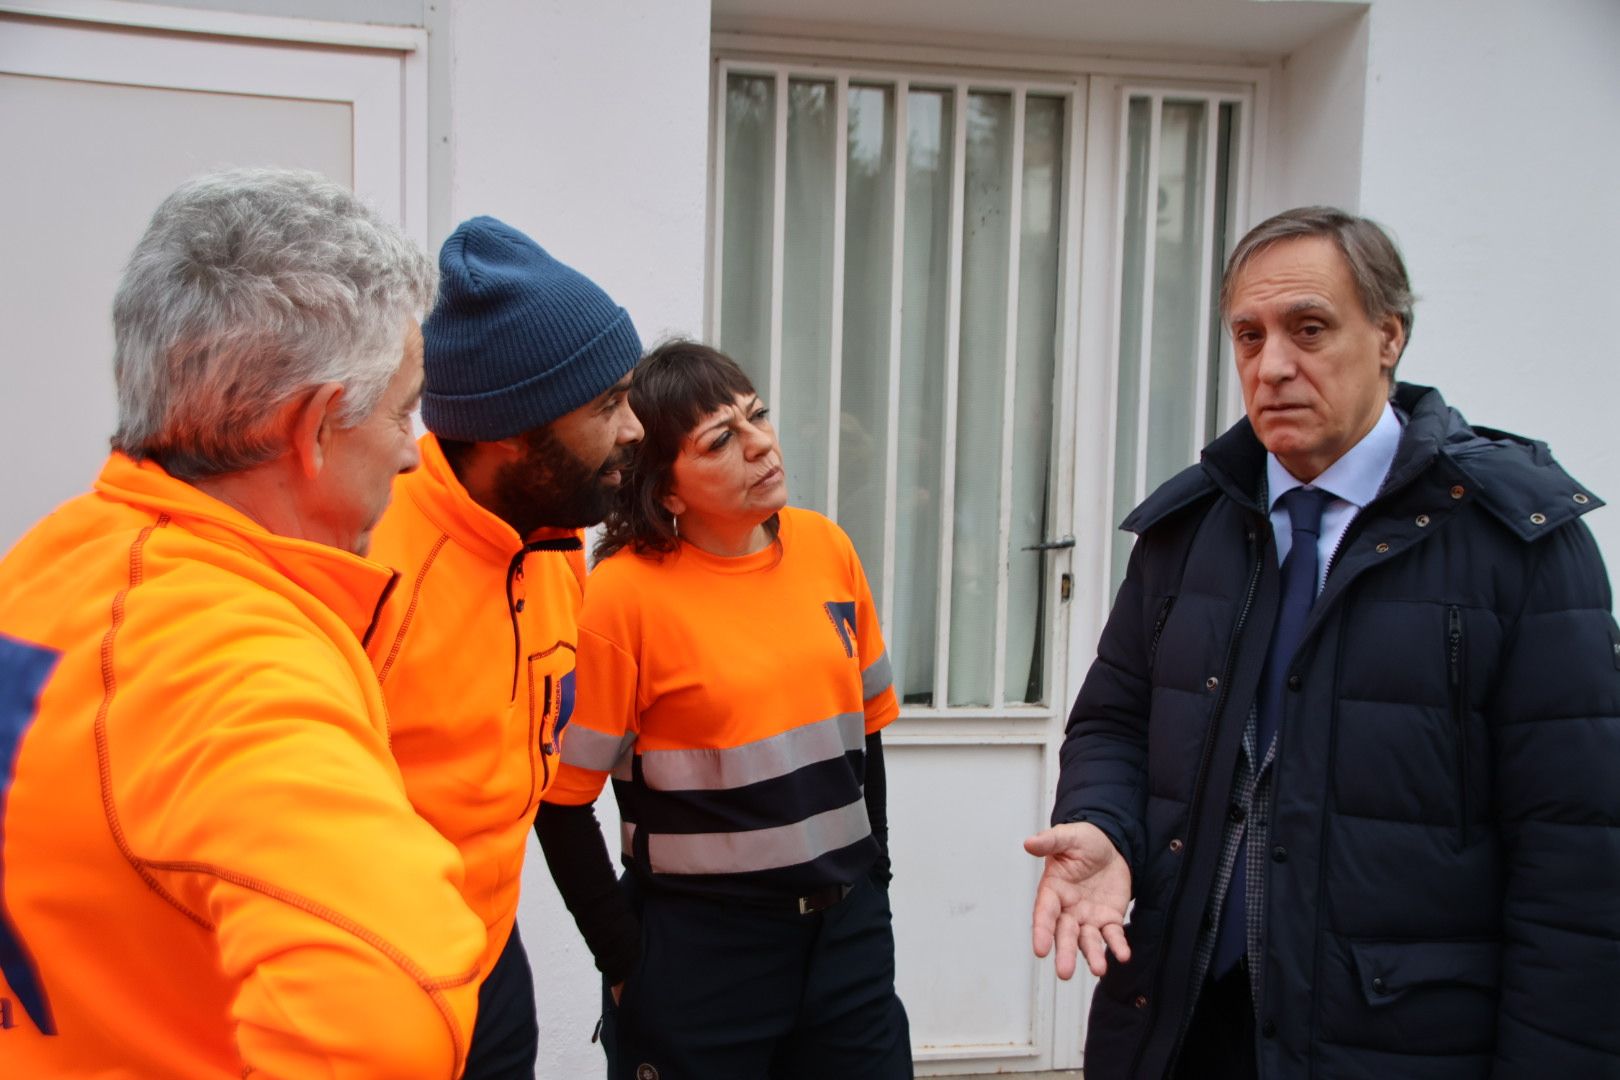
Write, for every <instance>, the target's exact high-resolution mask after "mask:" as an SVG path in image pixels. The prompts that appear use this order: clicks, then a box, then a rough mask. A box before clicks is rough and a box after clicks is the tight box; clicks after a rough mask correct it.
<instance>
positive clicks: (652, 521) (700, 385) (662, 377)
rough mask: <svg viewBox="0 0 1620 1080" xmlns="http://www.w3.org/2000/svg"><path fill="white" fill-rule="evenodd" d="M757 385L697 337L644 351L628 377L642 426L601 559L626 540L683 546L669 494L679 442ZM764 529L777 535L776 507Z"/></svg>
mask: <svg viewBox="0 0 1620 1080" xmlns="http://www.w3.org/2000/svg"><path fill="white" fill-rule="evenodd" d="M756 392H757V391H756V390H755V389H754V384H753V383H752V382H750V381H749V378H748V376H747V375H746V374H744V373H743V369H742V368H740V367H738V366H737V362H736V361H735V360H733V359H731V357H729V356H727V355H726V354H725V353H723V352H721V351H720V350H718V349H713V348H710V347H709V346H707V345H703V344H700V343H698V342H696V341H688V340H686V339H683V338H676V339H675V340H673V341H666V342H663V343H662V344H660V345H659V346H658V347H657V348H655V349H653V351H652V352H650V353H648V354H647V355H646V356H644V357H642V359H641V363H640V364H638V365H636V370H635V374H634V375H633V376H632V377H631V382H630V408H631V409H633V410H635V414H636V418H637V419H638V420H640V421H641V426H642V429H643V434H642V437H641V442H640V443H639V444H638V445H637V446H636V448H635V450H634V451H633V452H632V454H631V458H630V468H629V470H628V471H627V472H626V474H625V478H624V483H623V484H622V485H621V486H620V488H619V495H618V499H617V501H616V502H615V504H614V507H613V509H612V510H611V511H610V512H609V513H608V516H607V520H606V521H604V522H603V523H602V537H601V539H600V540H598V541H597V543H596V558H597V559H599V560H600V559H605V558H607V557H608V556H609V555H612V554H613V553H614V552H616V551H618V550H619V549H620V548H624V547H628V548H629V549H630V550H631V551H633V552H635V553H636V554H637V555H665V554H668V553H669V552H671V551H674V550H675V549H676V548H677V547H678V546H680V540H679V537H678V535H677V533H676V531H675V518H674V516H673V515H672V514H670V512H669V511H668V510H666V509H665V508H664V496H666V495H668V494H669V486H670V474H671V472H672V471H673V469H674V465H675V459H676V458H677V457H678V456H680V452H681V444H682V443H684V442H685V441H686V437H687V436H688V435H690V434H691V433H692V429H693V428H694V427H696V426H697V422H698V421H699V420H701V419H703V417H705V416H707V415H708V414H709V413H712V412H714V411H715V410H716V409H718V408H720V407H721V406H722V405H730V404H731V403H732V402H734V401H736V400H737V396H738V395H739V394H753V393H756ZM765 529H766V531H767V532H768V533H769V534H770V536H771V537H772V539H774V538H775V537H776V529H777V516H776V515H775V514H772V515H771V518H770V520H769V521H767V522H766V523H765Z"/></svg>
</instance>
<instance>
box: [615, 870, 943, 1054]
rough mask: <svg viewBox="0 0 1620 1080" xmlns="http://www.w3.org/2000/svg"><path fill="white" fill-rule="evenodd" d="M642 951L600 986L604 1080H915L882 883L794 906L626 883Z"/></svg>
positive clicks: (865, 883)
mask: <svg viewBox="0 0 1620 1080" xmlns="http://www.w3.org/2000/svg"><path fill="white" fill-rule="evenodd" d="M623 884H624V886H625V887H626V889H627V891H628V892H629V893H630V899H631V905H632V906H633V907H635V908H637V909H638V910H639V912H640V916H641V961H640V965H639V967H638V968H637V970H636V971H635V972H633V973H632V974H631V975H630V977H629V978H628V979H626V980H625V985H624V993H623V997H622V998H621V1000H620V1002H619V1004H618V1005H617V1006H615V1005H614V1004H613V998H612V995H611V994H610V993H608V992H607V989H606V988H605V987H604V989H603V1010H604V1013H603V1017H602V1044H603V1048H604V1049H605V1051H606V1052H607V1059H608V1061H607V1063H608V1069H607V1075H608V1077H609V1080H828V1078H830V1077H836V1078H837V1080H911V1075H912V1071H911V1031H910V1027H909V1026H908V1024H907V1022H906V1010H905V1007H904V1006H902V1005H901V1004H900V999H899V997H897V996H896V995H895V992H894V929H893V925H892V922H891V916H890V912H889V897H888V893H887V892H885V891H884V890H882V889H879V888H878V887H877V886H876V885H874V884H873V883H872V882H871V881H869V880H867V879H866V878H865V877H864V876H863V877H862V879H861V880H860V881H859V882H858V883H857V884H856V886H855V887H854V889H853V890H852V891H851V892H850V894H849V895H848V896H847V897H845V898H844V899H843V900H842V901H841V902H839V903H837V904H834V905H833V906H832V907H830V908H828V909H827V910H826V911H823V912H819V913H817V914H813V915H799V914H796V913H793V912H790V911H781V912H778V911H775V910H766V909H761V908H755V907H745V906H741V905H733V904H724V903H717V902H715V901H711V900H703V899H698V898H695V897H683V896H676V895H671V894H667V893H643V892H642V891H641V890H639V889H637V888H636V887H635V885H634V884H633V882H631V881H629V880H626V881H625V882H624V883H623Z"/></svg>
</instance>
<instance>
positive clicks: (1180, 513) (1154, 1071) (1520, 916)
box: [1025, 207, 1620, 1080]
mask: <svg viewBox="0 0 1620 1080" xmlns="http://www.w3.org/2000/svg"><path fill="white" fill-rule="evenodd" d="M1221 311H1222V315H1223V317H1224V319H1225V321H1226V325H1227V328H1228V330H1229V331H1230V333H1231V335H1232V343H1233V352H1234V355H1235V359H1236V364H1237V376H1238V380H1239V382H1240V383H1241V385H1242V389H1243V400H1244V406H1245V410H1246V412H1247V417H1246V418H1245V419H1243V420H1241V421H1240V422H1239V423H1238V424H1237V425H1236V426H1235V427H1233V428H1232V429H1231V430H1230V431H1228V432H1227V433H1226V434H1224V435H1222V436H1221V437H1220V438H1219V439H1217V440H1215V442H1213V443H1211V444H1210V445H1209V446H1208V447H1206V448H1205V449H1204V452H1203V459H1202V461H1201V463H1200V464H1198V465H1195V466H1193V467H1191V468H1189V469H1187V470H1186V471H1184V472H1183V473H1181V474H1180V475H1179V476H1176V477H1175V478H1173V479H1171V480H1170V481H1169V482H1167V483H1166V484H1165V485H1164V486H1163V487H1161V488H1160V489H1159V490H1158V491H1156V492H1154V493H1153V494H1152V495H1150V496H1149V497H1148V499H1147V501H1146V502H1144V503H1143V504H1142V505H1141V506H1139V507H1137V509H1136V510H1134V511H1133V512H1132V513H1131V514H1130V516H1129V517H1127V518H1126V520H1125V523H1124V528H1126V529H1129V530H1131V531H1133V532H1135V533H1136V534H1137V537H1138V539H1137V542H1136V547H1135V549H1134V551H1133V552H1132V555H1131V561H1130V565H1129V568H1128V569H1127V571H1126V576H1125V581H1124V584H1123V585H1122V586H1121V588H1120V592H1119V595H1118V597H1117V598H1116V600H1115V602H1114V608H1113V612H1112V614H1111V615H1110V616H1109V620H1108V624H1107V627H1106V628H1105V629H1104V631H1103V635H1102V639H1101V641H1100V642H1099V644H1098V649H1097V659H1096V661H1095V663H1094V664H1093V665H1092V668H1091V671H1090V673H1089V675H1088V676H1087V678H1086V681H1085V684H1084V686H1083V687H1082V688H1081V691H1080V695H1079V698H1078V700H1077V701H1076V702H1075V705H1074V709H1073V711H1072V712H1071V714H1070V717H1069V726H1068V734H1067V738H1066V739H1065V741H1064V744H1063V750H1062V767H1061V772H1060V776H1059V780H1058V792H1057V801H1056V806H1055V807H1054V809H1053V812H1052V824H1053V827H1052V828H1050V829H1048V830H1047V831H1045V832H1043V833H1040V834H1039V835H1037V836H1034V837H1031V838H1030V839H1029V840H1027V841H1026V842H1025V848H1026V849H1027V850H1028V851H1029V852H1030V853H1031V854H1033V855H1036V856H1040V857H1042V858H1044V859H1045V872H1044V874H1043V875H1042V878H1041V883H1040V885H1039V887H1038V891H1037V895H1036V900H1035V910H1034V925H1033V944H1034V948H1035V952H1036V954H1037V955H1039V956H1046V955H1047V954H1048V953H1049V952H1051V951H1052V950H1053V949H1054V948H1055V949H1056V952H1057V961H1056V964H1057V973H1058V975H1059V976H1060V977H1062V978H1068V977H1070V976H1071V975H1072V974H1073V972H1074V970H1075V966H1076V959H1077V956H1076V954H1077V953H1080V954H1083V955H1084V957H1085V959H1086V963H1087V965H1088V966H1089V967H1090V969H1091V971H1092V972H1093V974H1096V975H1098V976H1101V982H1100V984H1099V985H1098V987H1097V992H1096V994H1095V996H1094V997H1093V1000H1092V1009H1091V1021H1090V1027H1089V1033H1088V1037H1087V1045H1086V1077H1087V1080H1116V1078H1127V1077H1129V1078H1155V1080H1156V1078H1160V1077H1186V1078H1193V1077H1197V1078H1217V1080H1219V1078H1226V1077H1241V1078H1245V1080H1251V1078H1255V1077H1288V1076H1334V1077H1339V1076H1346V1077H1347V1076H1358V1077H1370V1076H1403V1077H1407V1076H1409V1077H1417V1076H1422V1077H1433V1078H1442V1077H1444V1078H1453V1077H1455V1078H1463V1077H1486V1076H1496V1077H1509V1076H1514V1077H1517V1076H1559V1077H1564V1076H1571V1077H1572V1076H1591V1077H1597V1076H1607V1077H1614V1076H1620V1006H1617V1004H1616V1003H1617V1002H1620V996H1617V993H1616V991H1617V988H1620V951H1617V950H1616V948H1615V942H1616V941H1620V904H1616V902H1615V890H1616V889H1617V888H1620V785H1617V784H1616V783H1615V780H1614V778H1615V776H1616V775H1620V629H1617V627H1616V625H1615V621H1614V618H1613V616H1612V615H1611V613H1610V609H1611V604H1612V598H1611V594H1610V591H1609V583H1608V579H1607V576H1606V574H1605V571H1604V567H1603V562H1602V559H1601V558H1600V557H1599V555H1598V551H1597V547H1596V545H1595V544H1594V543H1593V540H1592V536H1591V534H1590V532H1589V531H1588V530H1587V527H1586V525H1585V524H1584V523H1583V522H1582V521H1581V520H1580V519H1581V516H1582V515H1583V514H1585V513H1586V512H1587V511H1589V510H1592V509H1594V508H1596V507H1597V506H1599V505H1601V503H1600V501H1599V500H1598V498H1597V497H1596V496H1595V495H1593V494H1592V493H1591V492H1589V491H1588V490H1586V488H1584V487H1583V486H1582V485H1580V484H1578V483H1576V482H1575V481H1574V480H1572V479H1571V478H1570V477H1569V475H1568V474H1567V473H1565V472H1564V470H1563V469H1561V468H1560V467H1559V466H1558V464H1557V462H1555V461H1554V460H1553V458H1552V456H1551V454H1550V453H1548V451H1547V447H1546V445H1545V444H1543V443H1539V442H1532V441H1530V440H1527V439H1522V438H1519V437H1518V436H1514V435H1508V434H1505V433H1503V432H1499V431H1494V430H1491V429H1488V428H1475V427H1470V426H1469V425H1468V423H1467V422H1466V421H1464V420H1463V418H1462V416H1461V415H1460V414H1458V413H1457V412H1456V411H1455V410H1453V409H1451V408H1449V407H1448V406H1447V405H1446V404H1445V402H1444V401H1443V400H1442V399H1441V397H1440V394H1439V393H1438V392H1437V391H1435V390H1433V389H1431V388H1428V387H1423V386H1414V385H1411V384H1408V383H1397V382H1396V381H1395V379H1394V372H1395V366H1396V364H1397V362H1398V361H1399V360H1400V358H1401V354H1402V352H1403V351H1404V349H1405V346H1406V343H1407V340H1408V339H1409V337H1410V335H1411V331H1412V292H1411V288H1410V286H1409V284H1408V281H1407V275H1406V269H1405V267H1404V265H1403V264H1402V261H1401V257H1400V255H1399V253H1398V252H1397V251H1396V249H1395V246H1394V244H1393V243H1391V241H1390V240H1389V238H1388V236H1386V235H1385V234H1384V232H1383V231H1382V230H1381V229H1380V228H1378V226H1376V225H1375V224H1373V223H1372V222H1370V221H1367V220H1365V219H1362V218H1358V217H1354V216H1352V215H1349V214H1345V213H1343V212H1341V211H1337V210H1331V209H1327V208H1323V207H1309V208H1305V209H1300V210H1291V211H1288V212H1286V213H1283V214H1279V215H1277V216H1276V217H1274V218H1271V219H1270V220H1268V221H1266V222H1263V223H1262V224H1260V225H1259V226H1257V227H1256V228H1255V229H1254V230H1253V231H1251V232H1250V233H1249V234H1248V235H1247V236H1246V237H1245V238H1244V239H1243V240H1242V241H1241V242H1240V243H1239V244H1238V246H1237V248H1236V250H1234V252H1233V253H1232V256H1231V259H1230V260H1229V262H1228V263H1227V269H1226V277H1225V280H1224V282H1223V285H1222V291H1221ZM1132 901H1134V908H1132V909H1131V911H1130V915H1129V921H1128V922H1127V921H1126V918H1127V915H1126V911H1127V906H1128V905H1130V904H1131V902H1132Z"/></svg>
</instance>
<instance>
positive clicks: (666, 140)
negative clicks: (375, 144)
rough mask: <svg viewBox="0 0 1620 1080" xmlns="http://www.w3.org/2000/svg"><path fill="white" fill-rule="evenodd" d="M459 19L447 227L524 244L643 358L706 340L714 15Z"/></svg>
mask: <svg viewBox="0 0 1620 1080" xmlns="http://www.w3.org/2000/svg"><path fill="white" fill-rule="evenodd" d="M448 8H449V11H448V18H449V26H448V36H449V45H450V49H451V74H450V78H449V85H448V87H447V89H448V93H449V103H450V116H449V127H448V131H447V132H446V133H445V134H447V135H448V138H449V140H450V142H449V146H450V153H451V165H450V175H449V184H450V190H449V208H450V213H449V216H448V227H454V225H455V224H457V223H459V222H461V221H463V220H465V219H466V218H468V217H471V216H472V215H474V214H494V215H495V216H496V217H499V218H502V219H503V220H505V221H507V222H508V223H510V224H512V225H514V226H516V227H517V228H520V229H522V230H524V231H525V232H527V233H529V234H530V235H531V236H533V237H534V238H535V240H536V241H537V242H539V244H540V245H541V246H542V247H544V248H546V249H547V250H548V251H551V252H552V253H553V254H555V255H556V256H557V257H558V258H561V259H562V260H563V261H565V262H567V263H569V264H570V265H572V266H574V267H575V268H576V269H578V270H580V271H582V272H584V273H586V274H588V275H590V276H591V277H592V278H593V279H594V280H596V281H597V282H598V283H600V284H601V285H602V286H603V287H605V288H606V289H607V290H608V292H609V294H611V295H612V296H613V298H614V299H616V300H618V301H619V303H621V304H623V305H624V306H625V307H626V308H627V309H628V310H629V312H630V314H631V316H632V318H634V320H635V323H636V328H637V329H638V330H639V331H640V332H641V336H642V339H643V340H644V341H646V342H648V343H651V342H652V341H654V340H656V339H657V338H658V337H660V336H662V335H664V334H668V333H682V334H696V333H698V332H700V331H701V329H702V325H703V311H702V301H703V272H704V265H703V263H704V250H705V244H704V235H705V234H704V228H705V207H706V202H707V196H708V189H707V187H706V181H707V175H708V173H707V166H708V157H707V155H708V149H707V148H708V138H709V122H708V101H709V6H708V4H707V2H706V0H663V2H660V3H657V4H647V3H638V2H636V0H602V2H595V3H591V4H579V3H570V2H568V0H544V2H535V0H480V2H478V3H457V4H450V5H448ZM438 239H440V237H435V242H437V240H438Z"/></svg>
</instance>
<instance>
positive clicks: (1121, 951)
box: [1092, 923, 1131, 975]
mask: <svg viewBox="0 0 1620 1080" xmlns="http://www.w3.org/2000/svg"><path fill="white" fill-rule="evenodd" d="M1102 936H1103V940H1104V941H1106V942H1108V947H1109V948H1110V949H1111V950H1113V953H1114V958H1115V959H1116V960H1118V961H1119V962H1120V963H1122V964H1128V963H1130V962H1131V943H1130V942H1129V941H1128V940H1127V939H1126V937H1125V927H1123V926H1121V925H1120V924H1119V923H1107V924H1105V925H1104V926H1103V928H1102ZM1092 970H1093V971H1096V969H1095V968H1093V969H1092ZM1097 974H1098V975H1101V974H1102V972H1100V971H1097Z"/></svg>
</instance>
